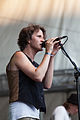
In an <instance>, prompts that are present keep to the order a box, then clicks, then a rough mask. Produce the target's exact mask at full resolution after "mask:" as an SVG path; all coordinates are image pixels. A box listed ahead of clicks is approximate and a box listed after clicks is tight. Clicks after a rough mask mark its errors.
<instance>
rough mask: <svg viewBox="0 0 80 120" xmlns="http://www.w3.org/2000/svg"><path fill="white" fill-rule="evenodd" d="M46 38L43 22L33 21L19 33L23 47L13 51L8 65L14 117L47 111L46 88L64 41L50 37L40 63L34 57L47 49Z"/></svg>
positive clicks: (25, 119) (29, 119)
mask: <svg viewBox="0 0 80 120" xmlns="http://www.w3.org/2000/svg"><path fill="white" fill-rule="evenodd" d="M45 38H46V31H45V29H44V28H43V27H41V26H40V25H33V24H32V25H29V26H28V27H25V28H23V29H22V30H21V32H20V34H19V39H18V45H19V47H20V51H16V52H15V53H14V54H13V56H12V57H11V59H10V61H9V63H8V65H7V67H6V72H7V78H8V84H9V103H10V104H9V119H10V120H37V119H39V113H40V111H42V112H46V106H45V101H44V93H43V88H46V89H48V88H50V87H51V84H52V80H53V70H54V69H53V66H54V65H53V64H54V56H55V54H56V53H57V51H58V50H59V49H60V46H59V42H60V41H54V40H55V38H50V39H48V40H47V42H46V43H45V54H44V57H43V59H42V61H41V63H40V65H38V64H37V63H36V62H35V61H34V57H35V55H36V53H37V52H39V51H43V48H42V43H43V42H44V40H45Z"/></svg>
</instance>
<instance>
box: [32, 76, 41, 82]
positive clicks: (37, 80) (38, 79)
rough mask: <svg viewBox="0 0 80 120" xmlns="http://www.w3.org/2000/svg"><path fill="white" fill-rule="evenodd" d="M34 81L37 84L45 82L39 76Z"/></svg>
mask: <svg viewBox="0 0 80 120" xmlns="http://www.w3.org/2000/svg"><path fill="white" fill-rule="evenodd" d="M33 80H34V81H36V82H42V81H43V79H42V78H41V77H39V76H36V77H34V78H33Z"/></svg>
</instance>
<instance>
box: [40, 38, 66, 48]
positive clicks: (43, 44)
mask: <svg viewBox="0 0 80 120" xmlns="http://www.w3.org/2000/svg"><path fill="white" fill-rule="evenodd" d="M66 37H67V36H63V37H58V38H56V39H55V40H54V41H53V42H55V41H59V40H60V39H64V38H66ZM46 41H47V40H45V41H44V42H43V43H42V48H43V47H44V48H45V43H46Z"/></svg>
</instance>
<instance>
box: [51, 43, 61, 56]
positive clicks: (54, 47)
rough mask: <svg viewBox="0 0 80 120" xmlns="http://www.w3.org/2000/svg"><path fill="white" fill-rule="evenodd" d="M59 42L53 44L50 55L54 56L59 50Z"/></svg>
mask: <svg viewBox="0 0 80 120" xmlns="http://www.w3.org/2000/svg"><path fill="white" fill-rule="evenodd" d="M59 42H60V41H55V42H53V43H54V46H53V51H52V53H51V54H52V55H54V56H55V55H56V54H57V52H58V50H59V49H60V48H61V47H60V45H59Z"/></svg>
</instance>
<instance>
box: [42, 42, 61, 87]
mask: <svg viewBox="0 0 80 120" xmlns="http://www.w3.org/2000/svg"><path fill="white" fill-rule="evenodd" d="M59 49H60V46H59V44H58V43H56V44H54V47H53V51H52V53H51V54H52V55H53V56H51V57H50V61H49V65H48V69H47V72H46V74H45V77H44V80H43V82H44V88H46V89H47V88H50V87H51V85H52V80H53V72H54V56H55V55H56V53H57V52H58V50H59Z"/></svg>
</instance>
